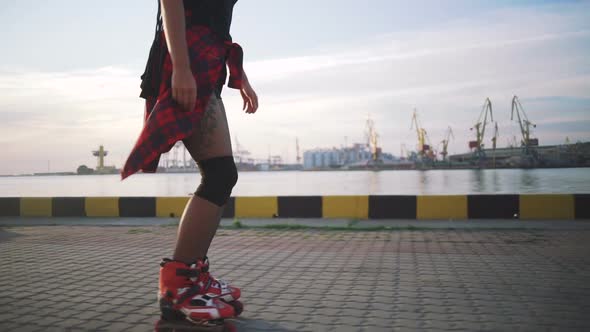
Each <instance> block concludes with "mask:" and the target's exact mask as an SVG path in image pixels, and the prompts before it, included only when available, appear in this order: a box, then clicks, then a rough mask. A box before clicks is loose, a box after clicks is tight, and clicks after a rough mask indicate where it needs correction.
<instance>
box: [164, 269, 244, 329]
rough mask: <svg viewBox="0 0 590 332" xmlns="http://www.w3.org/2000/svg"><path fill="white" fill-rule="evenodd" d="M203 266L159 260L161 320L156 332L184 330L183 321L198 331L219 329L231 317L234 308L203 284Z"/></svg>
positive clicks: (207, 278) (207, 276)
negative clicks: (179, 328)
mask: <svg viewBox="0 0 590 332" xmlns="http://www.w3.org/2000/svg"><path fill="white" fill-rule="evenodd" d="M203 266H204V264H203V262H197V263H195V264H191V265H188V264H186V263H184V262H179V261H174V260H170V259H167V258H165V259H164V260H162V262H161V263H160V285H159V291H158V303H159V305H160V311H161V319H160V321H159V322H158V324H157V325H156V330H157V331H164V330H167V331H174V328H176V327H174V326H177V325H178V326H183V327H182V328H186V323H187V322H190V323H192V324H193V325H195V326H197V327H199V328H214V329H215V330H217V329H218V328H221V329H222V330H223V328H224V319H225V318H231V317H235V310H234V307H233V306H232V305H229V304H227V303H226V302H224V301H222V300H221V299H220V297H219V296H218V295H216V294H213V293H211V291H210V290H208V288H210V287H209V285H207V284H206V283H205V282H203V281H205V280H209V279H210V277H209V275H208V274H206V273H203V272H202V270H203ZM205 286H207V287H205ZM182 323H185V324H182ZM171 328H173V329H172V330H171Z"/></svg>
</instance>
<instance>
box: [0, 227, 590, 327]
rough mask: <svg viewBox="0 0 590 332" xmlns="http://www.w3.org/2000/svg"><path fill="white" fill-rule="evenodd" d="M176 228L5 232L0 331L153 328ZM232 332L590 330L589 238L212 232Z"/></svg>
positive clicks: (1, 238)
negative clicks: (231, 308)
mask: <svg viewBox="0 0 590 332" xmlns="http://www.w3.org/2000/svg"><path fill="white" fill-rule="evenodd" d="M175 233H176V229H175V228H173V227H160V226H152V227H90V226H88V227H83V226H76V227H74V226H68V227H64V226H53V227H52V226H37V227H11V228H3V229H0V262H1V264H0V330H2V331H15V330H16V331H19V330H22V331H64V330H71V331H78V330H108V331H119V330H133V331H149V330H153V326H154V323H155V322H156V321H157V319H158V308H157V306H156V304H155V302H156V289H157V280H158V268H159V266H158V263H159V261H160V259H161V258H162V257H166V256H169V255H170V252H171V249H172V246H173V243H174V238H175ZM209 256H210V258H211V264H212V271H213V273H214V274H215V275H216V276H220V277H223V278H225V279H228V280H230V281H231V282H232V283H234V284H235V285H237V286H239V287H241V288H242V289H243V295H242V296H243V301H244V303H245V306H246V309H245V312H244V314H243V316H242V317H241V318H240V319H238V320H235V321H233V324H234V325H235V326H236V327H237V329H238V331H250V330H268V331H274V330H281V331H391V330H399V331H406V330H488V331H515V330H526V331H569V330H571V331H583V330H586V331H587V330H590V317H589V315H588V313H589V312H590V231H589V230H569V231H567V230H562V231H558V230H546V231H541V230H525V231H523V230H503V231H491V230H454V231H453V230H420V231H411V230H407V231H399V230H397V231H381V232H345V231H326V230H297V231H295V230H287V231H283V230H252V229H248V230H220V231H219V232H218V236H217V237H216V238H215V241H214V243H213V246H212V249H211V251H210V255H209Z"/></svg>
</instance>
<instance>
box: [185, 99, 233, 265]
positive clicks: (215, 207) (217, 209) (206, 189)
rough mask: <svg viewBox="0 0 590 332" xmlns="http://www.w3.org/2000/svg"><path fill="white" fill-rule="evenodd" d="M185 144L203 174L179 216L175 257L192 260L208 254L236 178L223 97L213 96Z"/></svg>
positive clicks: (188, 261)
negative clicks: (225, 199) (225, 201)
mask: <svg viewBox="0 0 590 332" xmlns="http://www.w3.org/2000/svg"><path fill="white" fill-rule="evenodd" d="M183 143H184V145H185V146H186V148H187V150H188V151H189V153H190V155H191V157H192V158H193V159H194V160H195V161H196V162H197V165H198V166H199V169H200V171H201V177H202V181H201V184H200V186H199V189H198V190H197V192H196V193H195V195H193V196H192V197H191V198H190V200H189V201H188V204H187V205H186V207H185V209H184V213H183V214H182V217H181V218H180V225H179V227H178V237H177V242H176V248H175V250H174V256H173V259H175V260H179V261H183V262H186V263H190V262H194V261H196V260H201V259H203V258H204V257H205V255H206V254H207V250H208V249H209V245H210V244H211V241H212V240H213V237H214V236H215V232H216V231H217V227H218V226H219V221H220V219H221V214H222V212H223V208H222V205H223V203H224V202H223V198H224V197H229V194H230V192H231V187H233V184H235V181H237V170H235V164H233V157H232V148H231V139H230V134H229V128H228V123H227V117H226V114H225V108H224V106H223V101H222V100H221V99H220V98H218V97H217V96H215V95H212V96H211V98H210V99H209V105H208V106H207V109H206V110H205V113H204V115H203V118H202V120H201V121H200V123H199V128H197V129H196V130H195V133H194V134H193V135H192V136H191V137H187V138H186V139H184V140H183ZM232 168H233V169H232ZM220 170H221V171H220ZM234 173H235V174H234ZM228 179H229V180H228ZM220 181H221V182H220ZM223 181H225V182H223ZM227 181H229V183H228V182H227ZM205 182H206V183H205ZM212 184H213V185H212ZM220 184H221V185H220ZM220 187H221V188H220Z"/></svg>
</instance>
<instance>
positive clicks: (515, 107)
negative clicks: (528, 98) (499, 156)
mask: <svg viewBox="0 0 590 332" xmlns="http://www.w3.org/2000/svg"><path fill="white" fill-rule="evenodd" d="M514 113H516V117H517V120H518V125H519V126H520V133H521V135H522V140H521V145H522V146H523V147H524V148H525V151H526V152H527V153H528V151H529V149H530V147H531V146H538V145H539V140H538V139H536V138H531V126H532V127H533V128H536V127H537V125H536V124H534V123H532V122H530V121H529V118H528V116H527V115H526V113H525V112H524V108H523V107H522V104H521V103H520V100H519V99H518V97H517V96H514V97H513V98H512V113H511V115H510V120H514Z"/></svg>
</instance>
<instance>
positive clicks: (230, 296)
mask: <svg viewBox="0 0 590 332" xmlns="http://www.w3.org/2000/svg"><path fill="white" fill-rule="evenodd" d="M198 264H199V263H197V266H199V265H198ZM200 268H201V272H202V273H201V274H200V275H199V282H202V285H203V287H205V289H206V293H207V294H209V295H213V296H215V297H217V298H219V299H221V300H222V301H224V302H226V303H227V304H229V305H231V306H232V307H233V308H234V311H235V315H236V316H239V315H240V314H241V313H242V311H243V310H244V305H243V304H242V302H240V301H238V299H239V298H240V296H241V295H242V292H241V291H240V289H239V288H237V287H234V286H231V285H230V284H229V283H228V282H226V281H225V280H223V279H217V278H215V277H214V276H213V275H211V273H210V272H209V258H207V256H205V259H204V260H203V262H202V263H201V265H200Z"/></svg>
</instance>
